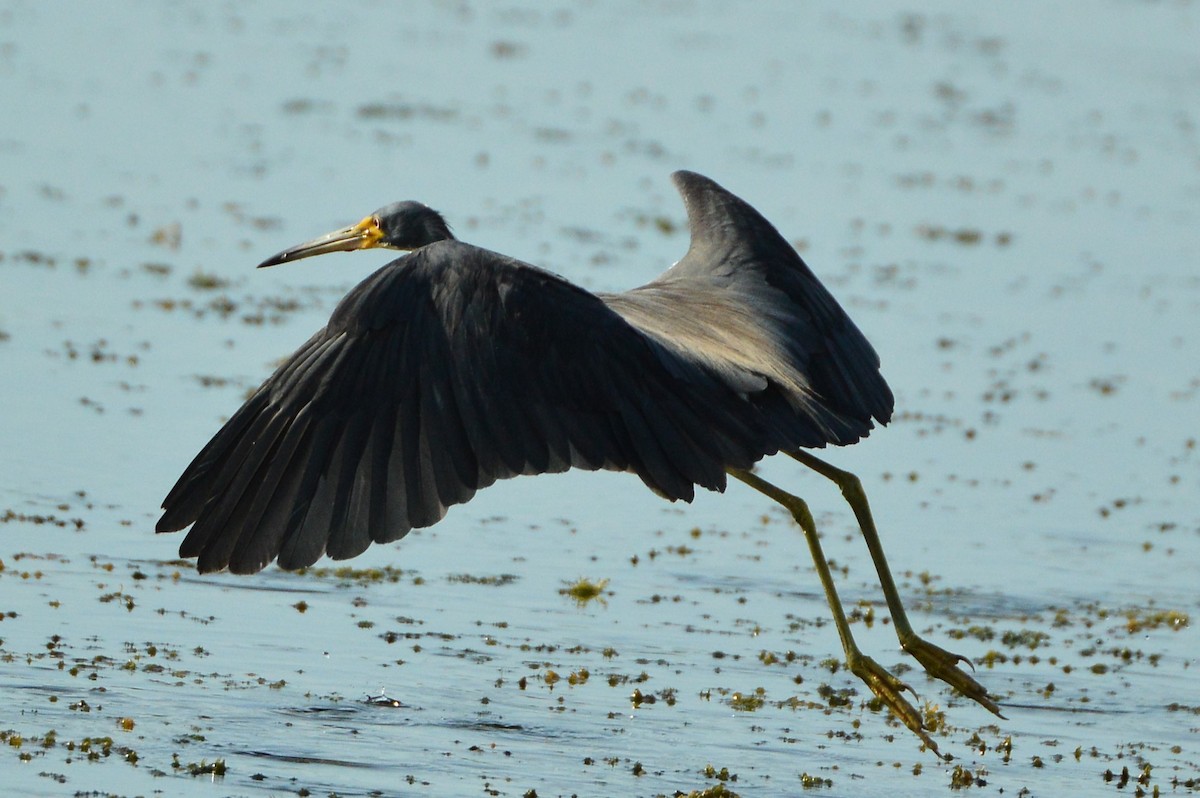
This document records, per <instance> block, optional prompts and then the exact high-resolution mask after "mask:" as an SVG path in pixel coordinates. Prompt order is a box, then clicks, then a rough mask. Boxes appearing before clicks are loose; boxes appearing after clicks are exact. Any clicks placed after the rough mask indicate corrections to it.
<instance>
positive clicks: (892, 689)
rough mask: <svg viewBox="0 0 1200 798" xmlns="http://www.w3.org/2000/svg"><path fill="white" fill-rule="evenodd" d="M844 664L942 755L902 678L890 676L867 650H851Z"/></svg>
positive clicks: (924, 741)
mask: <svg viewBox="0 0 1200 798" xmlns="http://www.w3.org/2000/svg"><path fill="white" fill-rule="evenodd" d="M846 664H847V666H848V667H849V668H850V672H851V673H853V674H854V675H855V676H857V677H858V678H860V679H862V680H863V681H864V682H866V685H867V687H869V688H871V692H872V693H874V694H875V696H876V697H877V698H878V699H879V700H880V701H882V702H883V703H884V704H887V707H888V709H890V710H891V711H892V714H893V715H895V716H896V717H897V718H898V719H899V720H900V722H901V723H903V724H904V725H905V726H907V727H908V728H909V729H910V730H912V732H913V733H914V734H916V735H917V736H918V737H920V738H921V742H923V743H925V745H926V747H928V748H929V749H930V750H931V751H933V753H934V754H936V755H937V756H938V757H939V758H940V757H941V752H940V751H938V747H937V743H935V742H934V741H933V738H932V737H930V736H929V733H928V731H927V730H926V728H925V722H924V719H923V718H922V716H921V712H920V711H919V710H918V709H917V708H916V707H914V706H913V705H912V704H911V703H910V702H909V701H908V699H906V698H905V697H904V695H903V693H904V692H905V691H906V690H907V691H908V692H910V693H912V694H913V696H916V695H917V691H916V690H914V689H912V688H911V687H909V686H908V685H907V684H905V683H904V682H902V681H901V680H900V679H899V678H898V677H896V676H893V675H892V674H891V673H889V672H888V671H887V670H886V669H885V668H884V667H883V666H882V665H880V664H879V663H878V662H876V661H875V660H873V659H871V658H870V657H868V656H867V655H866V654H861V653H857V654H853V655H851V656H850V657H849V658H848V660H847V662H846Z"/></svg>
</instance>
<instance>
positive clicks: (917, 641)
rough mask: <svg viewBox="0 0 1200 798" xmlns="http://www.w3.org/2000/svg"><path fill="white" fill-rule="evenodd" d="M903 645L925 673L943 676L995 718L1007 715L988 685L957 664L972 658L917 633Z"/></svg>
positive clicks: (947, 681) (968, 662)
mask: <svg viewBox="0 0 1200 798" xmlns="http://www.w3.org/2000/svg"><path fill="white" fill-rule="evenodd" d="M901 645H903V646H904V650H905V651H907V652H908V653H909V654H912V655H913V657H915V658H916V660H917V661H918V662H920V663H921V665H922V667H924V668H925V671H926V673H928V674H929V675H930V676H933V677H935V678H938V679H941V680H942V681H943V682H945V683H946V684H948V685H950V686H951V687H953V688H954V689H955V690H957V691H958V692H960V693H962V694H963V695H965V696H966V697H967V698H970V699H971V700H972V701H975V702H976V703H978V704H980V705H981V706H983V707H984V708H986V709H987V710H988V711H989V712H991V713H992V714H993V715H995V716H996V717H998V718H1003V717H1004V715H1002V714H1000V705H999V704H997V703H996V700H995V699H994V698H993V697H992V696H991V694H989V693H988V691H987V688H985V687H984V686H983V685H981V684H980V683H979V682H977V681H975V679H974V678H973V677H972V676H971V675H970V674H968V673H967V672H966V671H964V670H963V669H962V668H960V667H958V663H960V662H965V663H967V664H968V665H971V661H970V660H969V659H967V658H966V657H964V656H962V655H961V654H954V653H951V652H949V651H946V650H945V649H944V648H941V647H939V646H935V645H934V644H933V643H930V642H929V641H927V640H924V639H922V638H920V637H915V636H914V637H913V638H912V639H910V640H906V641H903V642H902V643H901ZM971 670H975V666H974V665H971Z"/></svg>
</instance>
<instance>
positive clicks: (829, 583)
mask: <svg viewBox="0 0 1200 798" xmlns="http://www.w3.org/2000/svg"><path fill="white" fill-rule="evenodd" d="M727 470H728V472H729V475H730V476H732V477H735V478H736V479H739V480H741V481H742V482H744V483H746V484H747V485H749V486H750V487H752V488H754V489H755V490H757V491H758V492H759V493H762V494H763V495H765V496H767V497H769V498H771V499H774V500H775V501H777V502H779V504H781V505H783V506H784V507H785V508H786V509H787V510H788V512H790V513H791V514H792V517H793V518H795V519H796V523H798V524H799V525H800V528H801V529H802V530H804V539H805V540H806V541H808V549H809V551H810V552H811V553H812V558H813V565H815V566H816V569H817V576H818V577H820V579H821V587H822V588H824V589H825V598H826V600H827V601H828V602H829V609H830V611H831V612H832V613H833V622H834V624H835V625H836V626H837V631H838V636H839V637H840V638H841V639H842V650H843V651H844V652H845V654H846V665H847V667H848V668H849V669H850V672H851V673H853V674H854V675H855V676H857V677H858V678H860V679H862V680H863V681H864V682H865V683H866V685H867V687H869V688H870V689H871V692H872V693H874V694H875V695H876V696H878V697H879V699H880V700H881V701H883V702H884V703H885V704H887V706H888V708H889V709H891V711H892V712H893V713H894V714H895V715H896V717H897V718H899V719H900V720H901V721H902V722H903V723H904V725H905V726H907V727H908V728H909V729H911V730H912V731H913V732H915V733H916V734H917V735H918V736H919V737H920V738H921V740H922V741H923V742H924V743H925V745H927V746H929V748H930V749H931V750H933V752H934V753H937V752H938V747H937V744H936V743H935V742H934V741H933V739H932V738H931V737H930V736H929V734H928V733H927V731H926V729H925V724H924V722H923V720H922V718H921V713H920V712H919V711H918V710H917V708H916V707H914V706H913V705H912V704H911V703H909V702H908V700H907V699H906V698H905V697H904V695H903V693H904V691H905V690H908V691H909V692H911V693H912V694H913V695H914V696H915V695H916V691H915V690H913V689H912V688H911V687H909V686H908V685H907V684H905V683H904V682H902V681H900V679H898V678H896V677H895V676H893V675H892V674H891V673H888V671H887V670H885V669H884V668H883V666H881V665H880V664H879V663H877V662H876V661H875V660H873V659H871V658H870V657H868V656H867V655H866V654H864V653H862V651H861V650H859V648H858V644H857V643H855V642H854V635H853V634H851V632H850V624H849V622H848V621H847V620H846V613H845V611H843V610H842V602H841V599H839V598H838V594H837V588H836V587H834V584H833V575H832V574H831V573H830V571H829V563H828V562H827V561H826V560H825V552H824V551H823V550H822V549H821V541H820V538H819V537H818V536H817V525H816V523H815V522H814V521H813V517H812V513H811V512H810V511H809V509H808V505H807V504H806V503H805V502H804V500H803V499H801V498H800V497H799V496H794V495H792V494H791V493H788V492H787V491H785V490H783V489H782V488H779V487H777V486H775V485H773V484H772V483H770V482H768V481H766V480H765V479H763V478H762V477H759V476H757V475H755V474H752V473H750V472H749V471H743V470H742V469H739V468H730V469H727Z"/></svg>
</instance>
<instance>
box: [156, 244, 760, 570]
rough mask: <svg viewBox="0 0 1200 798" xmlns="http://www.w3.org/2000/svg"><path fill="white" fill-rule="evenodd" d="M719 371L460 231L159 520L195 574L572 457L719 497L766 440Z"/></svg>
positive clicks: (276, 393) (439, 511)
mask: <svg viewBox="0 0 1200 798" xmlns="http://www.w3.org/2000/svg"><path fill="white" fill-rule="evenodd" d="M744 405H745V401H744V399H743V398H742V396H741V395H740V394H739V393H738V392H737V391H736V390H734V389H731V388H730V387H729V386H728V385H726V384H725V383H724V382H723V381H722V380H721V379H720V378H719V375H716V374H714V373H711V372H710V371H709V370H707V369H705V368H703V367H702V366H700V365H697V364H696V363H693V362H691V361H689V360H688V359H687V358H686V357H684V356H682V355H681V354H680V353H677V352H674V351H671V350H669V349H667V348H665V347H663V346H662V345H661V344H659V343H658V342H656V341H655V340H653V339H652V338H648V337H647V336H645V335H643V334H641V333H640V332H639V331H638V330H636V329H635V328H634V327H633V326H631V325H630V324H629V323H628V322H626V321H625V320H624V319H623V318H622V317H621V316H619V315H618V314H617V313H615V312H613V311H612V310H611V309H609V308H608V307H607V306H606V305H605V304H604V303H603V302H602V301H601V300H600V299H598V298H597V297H595V296H593V295H591V294H589V293H587V292H585V291H583V290H581V289H578V288H576V287H574V286H572V285H571V284H569V283H567V282H565V281H563V280H561V279H560V278H557V277H555V276H553V275H551V274H549V273H547V272H543V271H541V270H539V269H536V268H534V267H532V266H528V265H525V264H521V263H519V262H517V261H513V260H511V259H508V258H504V257H503V256H500V255H496V254H495V253H491V252H487V251H485V250H481V249H478V248H475V247H471V246H469V245H466V244H461V243H459V242H456V241H445V242H440V243H438V244H434V245H431V246H429V247H426V248H424V249H422V250H419V251H417V252H415V253H413V254H411V255H408V256H405V257H402V258H400V259H398V260H396V261H394V262H392V263H391V264H389V265H387V266H385V267H384V268H383V269H381V270H379V271H378V272H376V273H375V274H374V275H372V276H371V277H369V278H368V279H367V280H365V281H364V282H363V283H362V284H360V285H359V286H358V287H357V288H355V289H354V290H353V291H352V292H351V293H350V294H349V295H348V296H347V297H346V298H345V299H344V300H343V301H342V302H341V304H340V305H339V306H338V308H337V310H336V311H335V312H334V314H333V316H332V318H331V319H330V322H329V324H328V325H327V326H326V327H325V328H324V329H323V330H321V331H320V332H318V333H317V334H316V335H314V336H313V337H312V338H311V339H310V340H309V341H308V342H307V343H305V344H304V345H303V346H301V347H300V349H299V350H297V351H296V353H295V354H293V355H292V356H291V357H290V358H289V359H288V360H287V362H286V363H284V364H283V365H282V366H280V367H279V369H278V370H277V371H276V372H275V373H274V374H273V375H272V376H271V377H270V378H269V379H268V380H267V381H266V382H265V383H264V384H263V385H262V387H260V388H259V389H258V390H257V391H256V392H255V393H254V395H253V396H251V398H250V399H249V400H247V401H246V403H245V404H244V405H243V406H242V407H241V409H239V410H238V411H237V413H235V414H234V416H233V417H232V418H231V419H230V420H229V421H228V422H227V423H226V424H225V426H224V427H223V428H222V429H221V430H220V431H219V432H218V433H217V434H216V435H215V436H214V437H213V439H212V440H211V441H210V442H209V443H208V445H207V446H205V447H204V449H203V450H202V451H201V452H200V453H199V455H197V456H196V458H195V459H194V460H193V461H192V463H191V465H189V466H188V468H187V470H186V471H185V472H184V474H183V476H182V477H181V478H180V479H179V481H178V483H177V484H176V485H175V487H174V488H173V489H172V490H171V492H170V494H169V495H168V496H167V498H166V499H165V500H164V502H163V507H164V513H163V516H162V518H161V520H160V521H159V523H158V527H157V528H158V531H160V532H166V531H175V530H179V529H182V528H184V527H186V526H188V525H189V524H191V525H192V528H191V530H190V531H189V532H188V535H187V537H186V539H185V540H184V542H183V544H182V546H181V547H180V555H181V556H184V557H198V558H199V562H198V567H199V568H200V570H201V571H212V570H219V569H221V568H225V567H228V568H229V569H230V570H233V571H235V572H253V571H257V570H259V569H261V568H262V567H264V566H265V565H266V564H267V563H269V562H270V561H271V560H272V559H274V558H276V557H277V558H278V560H279V564H280V565H281V566H283V567H285V568H297V567H302V566H305V565H309V564H311V563H313V562H315V561H316V560H317V559H318V558H319V557H320V556H321V555H322V554H323V553H327V554H329V555H330V556H331V557H334V558H335V559H345V558H349V557H353V556H355V555H357V554H359V553H361V552H362V551H363V550H364V549H366V547H367V546H368V545H369V544H370V543H372V542H386V541H393V540H396V539H398V538H401V537H403V536H404V535H405V534H406V533H407V532H408V531H409V530H410V529H412V528H413V527H423V526H429V525H431V524H433V523H436V522H437V521H438V520H439V519H441V518H442V517H443V516H444V515H445V513H446V509H447V508H448V507H450V506H451V505H454V504H461V503H463V502H466V501H467V500H469V499H470V498H471V497H472V496H473V495H474V494H475V492H476V491H477V490H479V489H480V488H484V487H486V486H488V485H490V484H492V483H493V482H495V481H496V480H498V479H504V478H506V477H511V476H515V475H518V474H537V473H544V472H556V471H565V470H566V469H568V468H571V467H577V468H585V469H599V468H606V469H616V470H628V471H634V472H636V473H637V474H638V475H639V476H640V477H641V478H642V480H643V481H644V482H645V483H646V484H647V485H648V486H650V487H651V488H652V489H653V490H655V491H656V492H658V493H659V494H661V495H663V496H666V497H668V498H671V499H687V500H690V499H691V498H692V496H693V489H694V485H701V486H704V487H706V488H713V489H722V488H723V487H724V484H725V472H724V468H725V466H726V465H736V466H739V467H748V466H749V465H751V464H752V463H753V462H754V461H755V460H757V459H759V458H760V457H761V456H762V455H763V454H764V453H765V452H766V451H767V450H773V449H772V447H771V444H770V435H769V433H768V429H767V427H766V425H765V424H763V423H761V420H759V419H756V418H755V417H754V414H752V413H747V412H745V408H744Z"/></svg>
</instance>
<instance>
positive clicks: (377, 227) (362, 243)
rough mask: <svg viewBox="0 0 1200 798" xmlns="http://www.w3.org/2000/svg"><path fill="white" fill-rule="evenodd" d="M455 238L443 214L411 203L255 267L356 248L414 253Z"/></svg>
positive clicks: (390, 207)
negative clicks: (379, 248) (377, 248)
mask: <svg viewBox="0 0 1200 798" xmlns="http://www.w3.org/2000/svg"><path fill="white" fill-rule="evenodd" d="M452 238H454V235H453V234H452V233H451V232H450V226H449V225H447V224H446V220H445V219H443V218H442V215H441V214H440V213H438V212H437V211H435V210H434V209H433V208H430V207H429V206H428V205H424V204H422V203H420V202H413V201H411V200H409V201H406V202H393V203H392V204H391V205H385V206H384V207H382V208H380V209H379V210H377V211H375V212H374V213H372V214H371V215H370V216H368V217H366V218H365V219H363V220H362V221H361V222H358V223H357V224H352V225H350V226H349V227H343V228H341V229H340V230H334V231H333V232H332V233H326V234H325V235H323V236H320V237H318V238H314V239H313V240H311V241H306V242H304V243H303V244H298V245H296V246H294V247H289V248H287V249H285V250H283V251H282V252H280V253H278V254H275V255H272V256H271V257H269V258H267V259H266V260H264V261H263V262H262V263H260V264H258V268H260V269H261V268H263V267H264V266H275V265H276V264H279V263H285V262H290V261H294V260H300V259H301V258H311V257H313V256H314V255H324V254H325V253H327V252H352V251H354V250H356V249H373V248H376V247H385V248H387V249H403V250H408V251H411V250H414V249H420V248H421V247H424V246H428V245H429V244H432V243H434V242H437V241H445V240H447V239H452Z"/></svg>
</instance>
